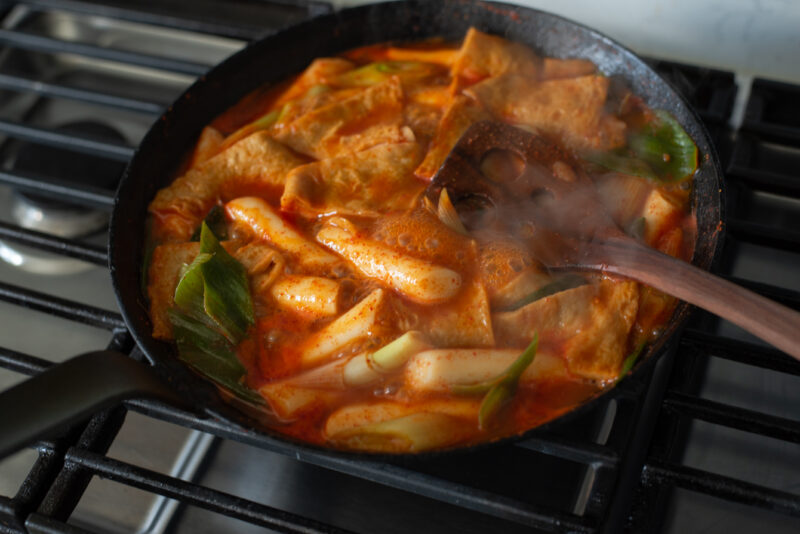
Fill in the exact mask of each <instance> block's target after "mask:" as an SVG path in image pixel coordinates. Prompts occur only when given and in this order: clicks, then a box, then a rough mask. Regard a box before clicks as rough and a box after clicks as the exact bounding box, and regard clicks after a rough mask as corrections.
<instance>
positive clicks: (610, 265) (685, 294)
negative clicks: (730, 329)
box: [581, 240, 800, 360]
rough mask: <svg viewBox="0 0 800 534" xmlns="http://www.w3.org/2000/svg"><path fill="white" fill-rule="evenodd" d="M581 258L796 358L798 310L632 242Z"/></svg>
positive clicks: (605, 247)
mask: <svg viewBox="0 0 800 534" xmlns="http://www.w3.org/2000/svg"><path fill="white" fill-rule="evenodd" d="M585 259H586V260H587V261H586V265H584V266H585V267H587V268H592V269H593V270H595V269H598V270H603V271H605V272H609V273H613V274H618V275H620V276H624V277H626V278H630V279H633V280H636V281H638V282H642V283H643V284H647V285H648V286H650V287H653V288H655V289H658V290H659V291H663V292H664V293H667V294H669V295H672V296H674V297H678V298H679V299H681V300H685V301H686V302H689V303H690V304H694V305H695V306H699V307H700V308H703V309H704V310H708V311H710V312H711V313H714V314H716V315H718V316H720V317H722V318H723V319H727V320H728V321H730V322H732V323H733V324H735V325H738V326H740V327H741V328H743V329H745V330H747V331H748V332H750V333H751V334H753V335H755V336H757V337H759V338H761V339H763V340H764V341H766V342H768V343H770V344H772V345H774V346H775V347H777V348H779V349H781V350H782V351H784V352H786V353H787V354H789V355H791V356H793V357H794V358H796V359H798V360H800V313H798V312H796V311H794V310H791V309H789V308H787V307H785V306H782V305H780V304H778V303H776V302H773V301H771V300H769V299H767V298H764V297H762V296H760V295H757V294H755V293H753V292H752V291H748V290H747V289H744V288H742V287H740V286H737V285H736V284H732V283H730V282H728V281H726V280H723V279H722V278H719V277H717V276H714V275H712V274H710V273H708V272H706V271H703V270H702V269H698V268H697V267H695V266H693V265H691V264H689V263H686V262H683V261H680V260H678V259H675V258H673V257H671V256H667V255H666V254H662V253H660V252H658V251H657V250H654V249H652V248H649V247H646V246H644V245H642V244H640V243H638V242H636V241H633V240H631V241H628V240H624V241H619V242H611V243H606V244H604V245H602V246H598V245H593V246H590V250H589V251H588V254H587V257H586V258H585ZM581 263H584V262H581Z"/></svg>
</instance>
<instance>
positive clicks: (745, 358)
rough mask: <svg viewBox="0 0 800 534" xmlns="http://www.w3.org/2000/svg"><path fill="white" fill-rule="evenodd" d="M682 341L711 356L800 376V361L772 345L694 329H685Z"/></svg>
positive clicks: (685, 344)
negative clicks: (748, 341) (758, 343)
mask: <svg viewBox="0 0 800 534" xmlns="http://www.w3.org/2000/svg"><path fill="white" fill-rule="evenodd" d="M681 342H682V344H683V345H684V346H689V347H695V348H697V349H698V350H700V351H702V352H704V353H706V354H708V355H710V356H715V357H718V358H724V359H726V360H731V361H735V362H740V363H745V364H748V365H754V366H756V367H762V368H764V369H772V370H773V371H778V372H780V373H788V374H792V375H795V376H800V361H797V360H795V359H794V358H791V357H790V356H787V355H786V354H785V353H783V352H781V351H779V350H777V349H773V348H771V347H764V346H761V345H755V344H753V343H747V342H744V341H740V340H738V339H730V338H725V337H720V336H716V335H713V334H709V333H707V332H702V331H700V330H693V329H687V330H686V331H685V333H684V336H683V339H682V341H681Z"/></svg>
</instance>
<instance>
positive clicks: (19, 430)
mask: <svg viewBox="0 0 800 534" xmlns="http://www.w3.org/2000/svg"><path fill="white" fill-rule="evenodd" d="M470 26H476V27H477V28H478V29H480V30H483V31H485V32H489V33H493V34H497V35H501V36H504V37H506V38H508V39H511V40H513V41H520V42H523V43H527V44H528V45H530V46H531V47H533V48H534V49H535V50H536V51H537V52H538V53H540V54H541V55H543V56H551V57H560V58H585V59H589V60H591V61H592V62H594V63H595V64H596V65H597V66H598V67H599V69H600V70H601V71H602V72H603V73H605V74H606V75H608V76H615V77H619V78H621V79H623V80H624V81H625V83H626V84H627V85H628V86H629V87H630V88H631V89H632V90H633V91H634V92H635V93H636V94H637V95H639V96H640V97H642V98H643V99H644V101H645V102H646V103H647V105H648V106H650V107H651V108H657V109H665V110H668V111H669V112H670V113H672V114H673V115H674V116H675V117H676V118H677V119H678V121H679V122H680V123H681V124H682V125H683V127H684V128H685V129H686V131H687V132H688V133H689V134H690V135H691V136H692V138H693V139H694V141H695V143H696V144H697V147H698V149H699V151H700V155H701V159H700V167H699V169H698V171H697V174H696V175H695V186H694V195H693V207H694V211H695V213H696V216H697V228H698V239H697V244H696V249H695V254H694V258H693V259H692V263H694V264H695V265H697V266H698V267H700V268H702V269H706V270H708V269H709V268H710V266H711V264H712V262H713V260H714V258H715V255H716V253H717V251H718V244H719V242H720V238H721V236H720V228H721V225H720V221H721V217H722V204H721V187H722V183H721V169H720V165H719V162H718V160H717V156H716V153H715V151H714V148H713V146H712V145H711V141H710V140H709V136H708V133H707V132H706V130H705V128H704V127H703V125H702V124H701V122H700V120H699V119H698V117H697V115H696V114H695V113H694V112H693V111H692V110H691V109H690V108H689V106H688V105H687V103H686V102H685V101H684V99H683V98H682V97H680V96H679V95H678V94H677V93H676V92H675V91H674V90H673V89H672V88H671V87H670V86H669V85H668V84H667V83H665V82H664V80H663V79H661V78H660V77H659V76H658V75H657V74H656V73H655V72H654V71H653V70H652V69H650V68H649V67H648V66H647V65H646V64H645V63H644V62H643V61H642V60H641V59H639V58H638V57H636V56H635V55H634V54H633V53H632V52H630V51H629V50H627V49H626V48H624V47H622V46H621V45H619V44H618V43H615V42H614V41H612V40H611V39H609V38H607V37H605V36H603V35H601V34H599V33H597V32H596V31H594V30H591V29H589V28H586V27H584V26H581V25H578V24H575V23H573V22H570V21H567V20H565V19H563V18H560V17H557V16H555V15H551V14H547V13H543V12H541V11H537V10H534V9H527V8H523V7H518V6H511V5H508V4H491V3H484V2H468V1H458V0H448V1H444V2H425V1H422V0H419V1H411V2H392V3H382V4H376V5H370V6H363V7H359V8H355V9H348V10H345V11H341V12H339V13H334V14H331V15H325V16H321V17H317V18H314V19H311V20H309V21H307V22H304V23H301V24H298V25H296V26H293V27H291V28H288V29H286V30H283V31H281V32H279V33H276V34H274V35H271V36H269V37H267V38H265V39H263V40H261V41H258V42H256V43H253V44H252V45H250V46H248V47H247V48H246V49H244V50H242V51H241V52H239V53H237V54H235V55H234V56H232V57H231V58H229V59H227V60H226V61H224V62H223V63H222V64H220V65H218V66H217V67H215V68H214V69H212V70H211V71H210V72H209V73H208V74H206V75H205V76H203V77H201V78H200V79H199V80H198V81H197V82H196V83H195V84H194V85H192V86H191V87H190V88H189V89H188V90H187V91H186V92H185V93H184V94H183V95H182V96H181V97H180V98H179V99H178V100H177V101H176V102H175V103H174V104H173V105H172V106H171V107H170V108H169V109H168V110H167V112H166V113H165V114H164V115H163V116H162V117H161V118H160V119H159V120H158V121H156V123H155V124H154V125H153V127H152V128H151V129H150V131H149V132H148V133H147V135H146V136H145V138H144V140H143V141H142V143H141V145H140V146H139V149H138V150H137V152H136V154H135V155H134V157H133V159H132V160H131V162H130V164H129V165H128V168H127V170H126V172H125V174H124V176H123V178H122V181H121V182H120V185H119V189H118V191H117V196H116V200H115V203H114V211H113V215H112V219H111V228H110V232H109V267H110V269H111V276H112V280H113V284H114V289H115V291H116V294H117V299H118V301H119V305H120V308H121V310H122V315H123V317H124V318H125V322H126V323H127V325H128V328H129V329H130V331H131V333H132V334H133V337H134V338H135V339H136V342H137V343H138V345H139V347H140V348H141V350H142V351H143V353H144V354H145V356H146V358H147V360H148V363H149V364H150V366H146V365H142V364H139V363H137V362H134V361H133V360H131V359H129V358H128V357H126V356H123V355H120V354H118V353H113V352H109V351H104V352H97V353H91V354H88V355H83V356H79V357H78V358H75V359H73V360H70V361H69V362H67V363H65V364H63V365H59V366H55V367H54V368H53V369H51V370H48V371H47V372H45V373H43V374H42V375H39V376H37V377H35V378H33V379H31V380H29V381H27V382H25V383H23V384H21V385H20V386H17V387H15V388H12V389H11V390H8V391H7V392H5V393H3V394H0V428H3V429H4V433H3V435H2V436H0V457H2V456H4V455H6V454H9V453H10V452H13V451H14V450H16V449H18V448H20V447H22V446H23V445H25V444H26V443H29V442H30V441H32V440H34V439H36V438H39V437H42V436H43V435H45V434H47V433H49V432H52V431H54V430H55V429H57V428H59V427H63V426H64V425H65V424H68V423H73V422H76V421H78V420H80V419H85V418H86V417H88V416H89V415H90V414H91V413H93V412H94V411H97V410H99V409H100V408H102V407H105V406H109V405H113V404H115V403H118V402H119V401H120V400H122V399H124V398H131V397H155V398H159V399H162V400H165V401H167V402H170V403H173V404H178V405H180V406H184V407H188V408H189V409H191V410H193V411H195V412H196V413H197V414H199V415H200V416H202V417H205V416H213V417H221V418H223V419H227V420H228V421H230V422H231V423H234V424H238V425H241V426H244V427H245V428H252V429H254V431H256V432H259V433H261V435H262V436H263V437H264V439H265V440H268V441H269V440H273V439H274V440H279V441H280V442H282V445H283V446H284V447H285V446H286V444H287V442H288V443H289V444H290V445H291V446H294V447H298V448H301V449H302V448H304V449H319V447H315V446H312V445H308V444H304V443H299V442H295V441H293V440H291V439H290V438H287V437H286V436H283V435H280V434H278V433H277V432H275V431H273V430H270V429H269V428H266V427H263V426H260V425H259V424H258V422H257V421H255V420H254V419H253V418H252V417H251V416H249V415H246V414H245V413H243V412H240V411H238V410H236V409H234V408H232V407H231V406H230V405H229V404H226V403H225V402H224V400H223V399H222V397H221V395H220V393H219V392H218V390H217V389H216V387H214V386H213V385H212V384H211V383H209V382H207V381H205V380H203V379H201V378H200V377H199V376H198V375H196V374H194V373H193V372H192V371H190V370H189V369H188V368H187V367H186V366H184V365H183V364H182V363H180V361H179V360H178V359H177V357H176V353H175V349H174V347H173V346H171V345H169V344H167V343H164V342H161V341H158V340H156V339H154V338H153V337H152V336H151V335H150V332H151V330H152V326H151V323H150V319H149V317H148V305H147V301H146V298H145V295H144V294H143V292H142V291H141V286H142V284H141V279H142V273H143V268H142V266H143V262H144V258H143V256H144V249H145V221H146V219H147V206H148V204H149V203H150V201H151V199H152V198H153V197H154V196H155V194H156V192H157V191H158V190H159V189H160V188H162V187H164V186H166V185H167V184H168V183H169V182H170V181H171V180H172V178H173V177H174V176H175V173H176V172H177V169H178V166H179V164H180V162H181V161H182V159H183V157H184V156H185V155H186V154H188V153H189V151H190V150H192V148H193V147H194V144H195V141H196V140H197V136H198V134H199V133H200V131H201V129H202V128H203V126H205V125H206V124H208V123H210V122H211V121H212V119H214V118H215V117H216V116H217V115H219V114H220V113H222V112H223V111H225V110H226V109H227V108H229V107H230V106H232V105H233V104H235V103H236V102H238V101H239V100H240V99H241V98H242V97H243V96H245V95H247V94H248V93H250V92H251V91H253V90H254V89H256V88H258V87H260V86H262V85H263V84H265V83H273V82H278V81H280V80H283V79H285V78H287V77H288V76H290V75H293V74H296V73H298V72H300V71H301V70H303V69H304V68H305V67H306V66H307V65H308V64H309V62H310V61H311V60H312V59H313V58H315V57H319V56H331V55H335V54H338V53H340V52H343V51H345V50H348V49H351V48H355V47H359V46H364V45H368V44H372V43H378V42H384V41H415V40H421V39H425V38H428V37H434V36H440V37H444V38H445V39H448V40H452V41H458V40H460V39H461V38H462V37H463V35H464V33H465V32H466V30H467V29H468V28H469V27H470ZM688 313H689V306H687V305H685V304H681V305H680V306H678V308H677V309H676V311H675V313H674V315H673V317H672V318H671V320H670V322H669V324H668V325H667V327H666V328H665V331H664V333H663V335H662V336H661V337H660V338H659V339H658V340H657V341H656V342H655V343H653V344H652V345H651V346H650V347H649V350H648V351H647V354H645V355H643V357H642V358H640V360H639V362H638V363H637V364H636V366H635V367H634V369H633V371H632V373H631V375H634V376H635V375H641V374H644V373H646V372H647V368H649V367H650V366H652V365H653V364H654V362H655V361H656V359H657V358H658V356H659V355H661V354H664V353H665V352H666V351H667V350H668V349H669V346H670V345H671V344H672V343H673V342H675V337H676V333H677V331H678V330H679V328H680V327H681V325H682V324H683V323H684V322H685V320H686V318H687V316H688ZM630 379H631V376H629V377H627V378H625V379H623V380H622V382H625V381H626V380H630ZM612 394H613V390H610V391H606V392H603V393H602V394H601V395H599V396H598V397H597V398H595V400H594V401H591V402H588V403H586V404H584V405H582V406H580V407H578V408H576V409H574V410H573V411H572V412H570V413H568V414H565V415H563V416H561V417H560V418H558V419H557V420H554V421H551V422H550V423H547V424H545V425H543V426H540V427H538V428H537V429H533V430H531V431H529V432H528V433H526V434H524V435H528V434H530V432H536V431H538V430H540V429H543V428H547V427H550V426H551V425H553V424H555V423H556V422H561V421H563V420H565V419H570V418H572V417H574V416H575V415H577V414H578V413H582V412H584V411H586V410H587V409H588V408H589V406H590V405H591V404H592V403H593V402H597V399H598V398H600V397H605V396H607V395H612ZM512 439H513V438H512ZM474 448H475V447H471V448H469V449H467V450H472V449H474ZM346 454H348V453H346ZM349 454H354V453H349Z"/></svg>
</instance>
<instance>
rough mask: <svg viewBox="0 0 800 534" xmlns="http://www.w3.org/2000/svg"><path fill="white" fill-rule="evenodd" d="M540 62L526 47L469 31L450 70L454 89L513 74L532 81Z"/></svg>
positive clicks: (539, 68) (539, 67) (537, 73)
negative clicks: (508, 73) (509, 73)
mask: <svg viewBox="0 0 800 534" xmlns="http://www.w3.org/2000/svg"><path fill="white" fill-rule="evenodd" d="M541 67H542V59H541V58H540V57H539V56H537V55H536V54H535V53H534V52H533V51H532V50H531V49H530V48H528V47H527V46H525V45H523V44H520V43H512V42H511V41H507V40H505V39H503V38H502V37H496V36H494V35H489V34H488V33H483V32H481V31H478V30H476V29H475V28H470V29H469V31H467V35H466V36H465V37H464V43H463V44H462V45H461V49H460V50H459V52H458V55H457V56H456V59H455V62H454V63H453V67H452V75H453V83H454V84H455V88H456V90H458V89H461V88H462V87H465V86H467V85H471V84H472V83H475V82H477V81H480V80H482V79H484V78H488V77H492V76H500V75H501V74H504V73H506V72H515V73H518V74H521V75H523V76H527V77H529V78H536V77H537V76H538V75H539V72H540V70H541Z"/></svg>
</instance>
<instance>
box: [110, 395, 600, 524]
mask: <svg viewBox="0 0 800 534" xmlns="http://www.w3.org/2000/svg"><path fill="white" fill-rule="evenodd" d="M125 405H126V406H128V407H129V408H130V409H132V410H135V411H137V412H140V413H143V414H145V415H148V416H150V417H156V418H158V419H162V420H164V421H167V422H170V423H175V424H178V425H181V426H186V427H189V428H194V429H196V430H202V431H204V432H208V433H209V434H213V435H215V436H219V437H222V438H230V439H234V440H236V441H240V442H242V443H250V444H253V445H256V446H258V447H261V448H264V449H268V450H271V451H274V452H278V453H280V454H285V455H288V456H295V457H297V458H298V459H299V460H301V461H305V462H309V463H311V464H314V465H318V466H320V467H325V468H327V469H333V470H335V471H339V472H341V473H345V474H348V475H352V476H356V477H359V478H363V479H365V480H369V481H372V482H378V483H381V484H385V485H387V486H391V487H393V488H397V489H400V490H403V491H408V492H412V493H415V494H417V495H422V496H425V497H429V498H432V499H436V500H439V501H442V502H446V503H449V504H453V505H456V506H460V507H462V508H467V509H470V510H475V511H478V512H482V513H485V514H489V515H492V516H495V517H498V518H501V519H506V520H509V521H514V522H517V523H520V524H523V525H529V526H531V527H534V528H539V529H542V530H545V531H547V532H564V531H566V532H578V533H580V532H586V533H588V532H594V530H595V529H594V526H593V524H592V523H591V522H590V521H589V519H587V518H584V517H579V516H577V515H574V514H567V513H563V512H559V511H556V510H551V509H547V508H545V507H542V506H536V505H532V504H528V503H524V502H521V501H517V500H515V499H509V498H505V497H502V496H499V495H497V494H495V493H491V492H487V491H481V490H476V489H475V488H471V487H468V486H464V485H462V484H458V483H453V482H450V481H447V480H444V479H441V478H438V477H435V476H431V475H427V474H425V473H421V472H418V471H414V470H411V469H406V468H403V467H399V466H396V465H393V464H387V463H382V462H371V461H367V460H354V459H346V458H340V457H335V456H332V455H326V454H317V453H313V452H312V453H308V452H302V453H301V452H299V451H297V450H296V449H295V448H294V447H292V446H291V445H290V444H287V443H282V442H277V441H275V440H271V439H269V438H265V437H263V436H260V435H259V434H256V433H253V432H248V431H246V430H244V429H241V428H238V427H233V426H231V425H230V424H228V423H225V422H223V421H220V420H218V419H198V418H197V416H196V415H195V414H192V413H190V412H185V411H182V410H177V409H175V408H173V407H170V406H166V405H164V404H162V403H159V402H156V401H150V400H133V401H128V402H126V403H125Z"/></svg>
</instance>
